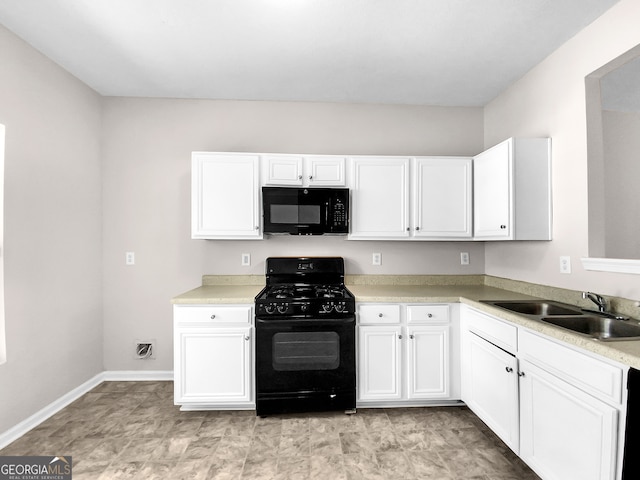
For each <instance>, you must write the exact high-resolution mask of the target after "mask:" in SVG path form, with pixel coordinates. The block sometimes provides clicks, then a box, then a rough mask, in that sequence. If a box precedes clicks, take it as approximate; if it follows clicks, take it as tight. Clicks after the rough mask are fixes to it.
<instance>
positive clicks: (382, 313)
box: [357, 303, 400, 324]
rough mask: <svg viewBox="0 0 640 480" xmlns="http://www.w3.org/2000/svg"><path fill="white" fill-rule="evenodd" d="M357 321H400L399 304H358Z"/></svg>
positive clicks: (386, 322) (362, 322)
mask: <svg viewBox="0 0 640 480" xmlns="http://www.w3.org/2000/svg"><path fill="white" fill-rule="evenodd" d="M357 320H358V322H359V323H360V324H365V323H384V324H389V323H400V305H394V304H383V303H381V304H369V305H358V318H357Z"/></svg>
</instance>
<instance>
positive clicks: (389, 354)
mask: <svg viewBox="0 0 640 480" xmlns="http://www.w3.org/2000/svg"><path fill="white" fill-rule="evenodd" d="M401 332H402V327H400V325H398V326H393V325H391V326H371V325H366V326H360V327H358V399H359V400H383V401H384V400H400V399H401V398H402V388H401V379H402V371H401V366H402V357H401V351H402V347H401V344H400V342H401V341H402V333H401Z"/></svg>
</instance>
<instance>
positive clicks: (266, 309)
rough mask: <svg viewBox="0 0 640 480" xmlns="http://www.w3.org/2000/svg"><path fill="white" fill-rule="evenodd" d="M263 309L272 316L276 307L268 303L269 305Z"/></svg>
mask: <svg viewBox="0 0 640 480" xmlns="http://www.w3.org/2000/svg"><path fill="white" fill-rule="evenodd" d="M264 309H265V311H266V312H267V313H268V314H272V313H275V311H276V306H275V305H274V304H273V303H270V304H269V305H265V306H264Z"/></svg>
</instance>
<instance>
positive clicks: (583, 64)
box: [484, 0, 640, 299]
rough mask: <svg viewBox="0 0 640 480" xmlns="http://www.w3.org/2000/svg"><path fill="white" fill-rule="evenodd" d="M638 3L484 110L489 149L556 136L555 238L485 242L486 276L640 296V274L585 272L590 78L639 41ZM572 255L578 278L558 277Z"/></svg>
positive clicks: (624, 6) (620, 7)
mask: <svg viewBox="0 0 640 480" xmlns="http://www.w3.org/2000/svg"><path fill="white" fill-rule="evenodd" d="M639 18H640V2H638V1H637V0H622V1H620V3H618V4H616V5H615V6H614V7H613V8H611V9H610V10H609V11H607V12H606V13H605V14H604V15H603V16H602V17H600V18H599V19H597V20H596V21H595V22H593V23H592V24H591V25H589V26H588V27H587V28H585V29H584V30H583V31H582V32H580V33H579V34H578V35H576V36H575V37H574V38H572V39H571V40H569V41H568V42H567V43H566V44H565V45H564V46H562V47H561V48H560V49H558V50H557V51H556V52H554V53H553V54H552V55H550V56H549V57H548V58H547V59H545V60H544V61H543V62H542V63H540V64H539V65H538V66H537V67H535V68H534V69H533V70H531V71H530V72H529V73H528V74H527V75H525V76H524V77H523V78H522V79H521V80H520V81H518V82H517V83H516V84H514V85H513V86H512V87H511V88H509V89H508V90H507V91H505V92H504V93H503V94H501V95H500V96H499V97H498V98H496V99H495V100H494V101H492V102H491V103H490V104H489V105H487V106H486V108H485V124H484V126H485V146H487V147H488V146H491V145H493V144H495V143H497V142H499V141H501V140H503V139H504V138H505V137H508V136H518V135H519V136H538V135H541V136H547V135H548V136H551V137H552V139H553V140H552V141H553V147H552V148H553V198H554V200H553V210H554V228H553V233H554V240H553V241H552V242H547V243H545V242H542V243H533V242H527V243H522V244H520V243H512V244H502V243H493V244H487V246H486V247H485V248H486V258H485V261H486V273H487V274H489V275H496V276H501V277H508V278H514V279H518V280H526V281H530V282H535V283H542V284H547V285H553V286H558V287H564V288H569V289H575V290H585V289H588V290H593V291H596V292H599V293H603V294H609V295H616V296H620V297H625V298H630V299H640V277H639V276H637V275H628V274H610V273H601V272H588V271H585V270H583V268H582V265H581V263H580V258H581V257H587V256H588V254H589V252H588V220H587V216H588V210H587V206H588V200H587V138H586V107H585V81H584V78H585V76H586V75H588V74H589V73H591V72H593V71H594V70H596V69H597V68H599V67H601V66H602V65H604V64H605V63H607V62H609V61H610V60H612V59H613V58H615V57H617V56H618V55H620V54H622V53H624V52H625V51H627V50H629V49H631V48H632V47H634V46H635V45H638V44H640V28H638V19H639ZM560 255H570V256H571V260H572V267H573V273H572V274H570V275H567V274H560V273H559V259H558V257H559V256H560Z"/></svg>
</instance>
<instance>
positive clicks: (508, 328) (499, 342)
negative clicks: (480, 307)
mask: <svg viewBox="0 0 640 480" xmlns="http://www.w3.org/2000/svg"><path fill="white" fill-rule="evenodd" d="M467 317H468V319H469V321H468V324H467V325H468V327H467V328H468V329H469V330H470V331H472V332H474V333H476V334H478V335H479V336H480V337H482V338H484V339H485V340H487V341H488V342H491V343H493V344H494V345H496V346H498V347H500V348H502V349H503V350H506V351H507V352H509V353H512V354H514V355H515V353H516V350H517V348H518V328H517V327H516V326H515V325H511V324H509V323H506V322H502V321H500V320H497V319H495V318H493V317H490V316H488V315H485V314H483V313H480V312H477V311H475V310H468V311H467Z"/></svg>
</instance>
